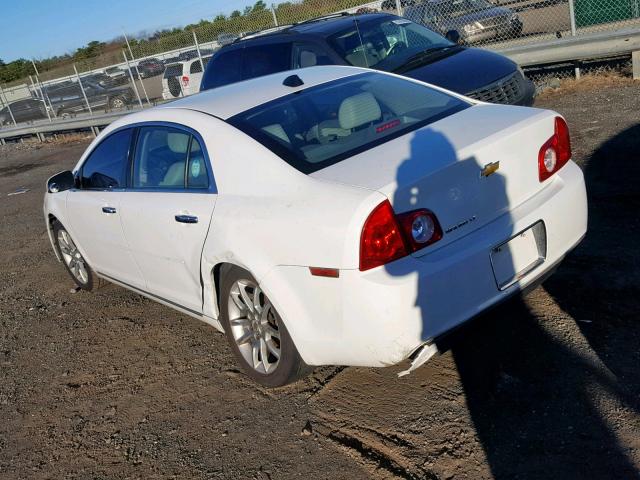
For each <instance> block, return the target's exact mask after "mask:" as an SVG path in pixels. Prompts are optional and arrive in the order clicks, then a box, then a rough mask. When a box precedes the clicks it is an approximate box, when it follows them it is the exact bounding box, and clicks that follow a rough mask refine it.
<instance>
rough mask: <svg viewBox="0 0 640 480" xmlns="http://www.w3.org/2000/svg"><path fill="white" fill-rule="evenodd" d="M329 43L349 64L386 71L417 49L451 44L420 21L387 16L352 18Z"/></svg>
mask: <svg viewBox="0 0 640 480" xmlns="http://www.w3.org/2000/svg"><path fill="white" fill-rule="evenodd" d="M356 22H357V23H356ZM329 43H330V44H331V45H332V46H333V48H334V49H335V50H336V51H337V52H338V54H339V55H340V56H341V57H342V58H344V59H345V60H346V61H347V62H349V63H350V64H351V65H354V66H356V67H365V68H376V69H378V70H386V71H393V70H394V69H396V68H397V67H399V66H400V65H402V64H404V63H406V61H407V60H408V59H409V58H411V57H412V56H414V55H416V54H417V53H420V52H423V51H425V50H431V49H441V48H446V47H450V46H453V45H454V44H453V43H451V42H449V40H447V39H445V38H444V37H441V36H440V35H438V34H437V33H434V32H432V31H431V30H429V29H428V28H425V27H423V26H421V25H418V24H416V23H413V22H411V21H409V20H406V19H404V18H388V17H386V18H383V19H381V20H380V19H376V20H371V21H368V22H364V23H363V22H359V21H357V20H354V25H353V27H351V28H349V29H348V30H344V31H342V32H340V33H337V34H336V35H333V36H332V37H330V38H329Z"/></svg>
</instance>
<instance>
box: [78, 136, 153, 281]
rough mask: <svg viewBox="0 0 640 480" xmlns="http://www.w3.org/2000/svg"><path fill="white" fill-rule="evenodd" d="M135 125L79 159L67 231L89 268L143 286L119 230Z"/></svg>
mask: <svg viewBox="0 0 640 480" xmlns="http://www.w3.org/2000/svg"><path fill="white" fill-rule="evenodd" d="M133 131H134V130H133V129H125V130H120V131H117V132H115V133H112V134H111V135H109V136H108V137H106V138H105V139H104V140H102V142H100V143H99V144H98V145H97V146H96V147H95V148H94V149H93V151H92V152H91V153H90V154H89V156H88V157H87V159H86V160H85V161H84V162H83V164H82V166H81V167H80V169H79V171H78V173H77V175H78V177H79V188H75V189H71V190H69V193H68V195H67V221H68V222H69V223H70V226H71V234H72V237H73V238H74V240H75V241H76V242H77V244H78V246H79V247H80V249H81V251H82V253H83V255H84V256H85V258H86V259H87V261H88V262H89V265H90V266H91V268H92V269H93V270H95V271H96V272H98V273H101V274H103V275H107V276H109V277H111V278H114V279H116V280H119V281H121V282H124V283H127V284H129V285H133V286H135V287H138V288H145V284H144V279H143V276H142V273H141V272H140V269H139V268H138V266H137V265H136V263H135V260H134V258H133V255H132V254H131V251H130V249H129V246H128V245H127V242H126V240H125V237H124V232H123V230H122V223H121V218H120V216H121V214H120V211H119V210H120V203H121V196H122V192H123V190H124V187H125V185H126V178H127V166H128V161H129V150H130V147H131V140H132V136H133Z"/></svg>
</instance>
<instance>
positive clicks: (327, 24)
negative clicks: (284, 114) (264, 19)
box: [220, 13, 396, 52]
mask: <svg viewBox="0 0 640 480" xmlns="http://www.w3.org/2000/svg"><path fill="white" fill-rule="evenodd" d="M395 17H396V16H395V15H392V14H390V13H363V14H357V15H350V14H345V15H335V16H327V17H320V18H317V19H311V20H307V21H305V22H300V23H295V24H293V25H287V26H282V27H275V28H272V29H267V30H265V31H262V32H255V33H251V34H249V35H247V36H246V37H242V38H238V39H237V40H236V41H235V42H233V43H232V44H229V45H224V46H223V47H221V48H220V51H221V52H223V51H227V50H231V49H234V48H242V47H243V46H244V45H247V44H248V43H249V42H251V43H252V44H253V43H262V42H265V43H269V42H273V41H274V40H286V41H294V39H295V35H296V34H298V35H314V36H320V37H326V36H330V35H333V34H334V33H337V32H340V31H342V30H344V29H346V28H349V27H350V26H352V25H353V20H354V19H356V18H357V19H358V21H360V22H367V21H370V20H374V19H376V18H395Z"/></svg>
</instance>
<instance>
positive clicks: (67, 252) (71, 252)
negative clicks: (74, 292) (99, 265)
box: [58, 230, 89, 284]
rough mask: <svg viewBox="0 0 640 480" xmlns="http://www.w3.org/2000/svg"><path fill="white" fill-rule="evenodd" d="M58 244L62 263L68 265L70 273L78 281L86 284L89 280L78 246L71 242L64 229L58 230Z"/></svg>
mask: <svg viewBox="0 0 640 480" xmlns="http://www.w3.org/2000/svg"><path fill="white" fill-rule="evenodd" d="M58 246H59V247H60V253H61V254H62V258H63V260H64V263H66V265H67V267H69V270H70V271H71V274H72V275H73V276H74V278H75V279H76V280H77V281H78V282H80V283H82V284H86V283H87V282H88V281H89V273H88V271H87V265H86V263H85V261H84V258H83V257H82V254H81V253H80V251H79V250H78V247H76V244H75V243H73V240H72V239H71V236H70V235H69V233H67V231H66V230H60V231H58Z"/></svg>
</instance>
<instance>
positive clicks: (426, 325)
mask: <svg viewBox="0 0 640 480" xmlns="http://www.w3.org/2000/svg"><path fill="white" fill-rule="evenodd" d="M44 213H45V217H46V224H47V227H48V232H49V237H50V240H51V243H52V245H53V248H54V251H55V254H56V256H57V257H58V259H59V260H61V261H62V262H63V264H64V266H65V267H66V269H67V271H68V272H69V273H70V275H71V277H72V278H73V280H74V281H75V282H76V283H77V285H78V286H80V287H81V288H83V289H85V290H91V289H92V288H93V287H94V286H95V285H96V284H97V281H98V278H102V279H105V280H107V281H109V282H113V283H116V284H118V285H121V286H123V287H126V288H129V289H131V290H133V291H135V292H138V293H140V294H142V295H145V296H147V297H149V298H152V299H154V300H157V301H158V302H160V303H163V304H165V305H167V306H169V307H173V308H175V309H177V310H178V311H180V312H183V313H185V314H188V315H191V316H193V317H195V318H198V319H200V320H203V321H205V322H207V323H209V324H211V325H212V326H214V327H215V328H217V329H218V330H220V331H222V332H224V333H225V334H226V337H227V339H228V341H229V344H230V346H231V350H232V351H233V353H234V354H235V356H236V357H237V360H238V362H239V363H240V364H241V365H242V367H243V368H244V370H245V371H246V372H247V374H248V375H249V376H251V377H252V378H253V379H255V380H256V381H257V382H259V383H261V384H263V385H266V386H279V385H284V384H286V383H289V382H292V381H295V380H296V379H298V378H300V377H301V376H302V375H304V374H305V373H306V372H308V371H309V369H310V368H311V366H316V365H327V364H334V365H335V364H338V365H359V366H386V365H393V364H397V363H399V362H402V361H403V360H405V359H408V358H411V359H413V360H414V362H413V367H415V366H417V365H419V364H421V363H422V362H423V361H425V360H426V359H427V358H429V356H430V355H432V353H433V352H434V351H435V350H436V348H435V347H434V345H435V344H436V342H437V340H438V339H440V338H441V337H442V336H443V335H444V334H446V333H447V332H449V331H450V330H452V329H453V328H455V327H457V326H459V325H461V324H462V323H464V322H466V321H467V320H469V319H470V318H472V317H474V316H475V315H476V314H478V313H480V312H481V311H483V310H486V309H487V308H489V307H491V306H492V305H495V304H497V303H498V302H500V301H502V300H504V299H506V298H508V297H509V296H511V295H514V294H516V293H518V292H520V291H522V290H523V289H524V288H526V287H531V286H533V285H535V284H537V283H539V282H540V281H541V280H542V279H543V278H545V277H546V276H547V274H549V273H550V272H551V271H552V270H553V269H554V267H556V266H557V264H558V263H559V262H560V261H561V260H562V259H563V257H564V256H565V255H566V254H567V253H568V252H569V251H570V250H571V249H572V248H573V247H575V246H576V245H577V244H578V242H579V241H580V240H581V239H582V237H583V236H584V234H585V232H586V226H587V204H586V195H585V186H584V180H583V176H582V172H581V170H580V168H579V167H578V166H577V165H576V164H575V163H573V162H572V161H571V146H570V139H569V132H568V128H567V124H566V122H565V120H564V119H563V118H562V117H561V116H560V115H558V114H557V113H554V112H551V111H547V110H539V109H532V108H526V107H514V106H503V105H490V104H485V103H481V102H478V101H474V100H471V99H469V98H466V97H463V96H460V95H457V94H454V93H451V92H448V91H446V90H443V89H440V88H437V87H434V86H431V85H428V84H425V83H422V82H420V81H417V80H411V79H407V78H404V77H400V76H397V75H394V74H389V73H383V72H376V71H371V70H365V69H360V68H354V67H337V66H332V67H310V68H305V69H302V70H296V71H290V72H282V73H277V74H274V75H270V76H266V77H261V78H257V79H253V80H248V81H245V82H240V83H235V84H232V85H229V86H226V87H221V88H218V89H214V90H211V91H207V92H204V93H201V94H199V95H194V96H191V97H188V98H184V99H182V100H179V101H176V102H172V103H169V104H166V105H163V106H160V107H156V108H152V109H149V110H145V111H142V112H139V113H135V114H132V115H128V116H126V117H124V118H122V119H120V120H118V121H116V122H114V123H112V124H111V125H110V126H109V127H107V128H106V129H105V130H104V131H103V132H102V133H101V134H100V135H99V136H98V137H97V138H96V139H95V140H94V141H93V143H92V144H91V145H90V146H89V147H88V148H87V150H86V152H85V153H84V154H83V155H82V157H81V158H80V160H79V161H78V163H77V165H76V166H75V168H74V169H73V171H68V172H62V173H59V174H57V175H55V176H54V177H52V178H50V179H49V181H48V184H47V193H46V194H45V199H44Z"/></svg>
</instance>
